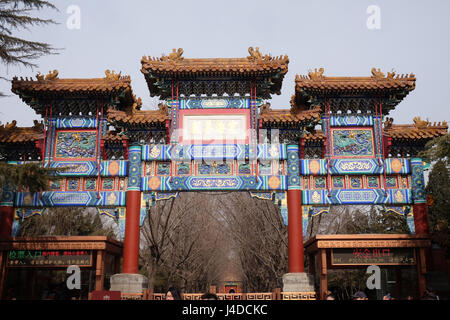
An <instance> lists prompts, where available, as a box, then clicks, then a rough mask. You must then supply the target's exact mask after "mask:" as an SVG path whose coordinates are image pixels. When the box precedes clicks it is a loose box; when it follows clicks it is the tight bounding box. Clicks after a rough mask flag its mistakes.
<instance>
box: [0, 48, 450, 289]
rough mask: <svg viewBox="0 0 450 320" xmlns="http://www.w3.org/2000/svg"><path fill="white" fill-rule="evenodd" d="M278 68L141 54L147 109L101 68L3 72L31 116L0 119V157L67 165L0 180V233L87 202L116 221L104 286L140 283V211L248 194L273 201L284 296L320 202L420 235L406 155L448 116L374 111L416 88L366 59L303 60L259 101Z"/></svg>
mask: <svg viewBox="0 0 450 320" xmlns="http://www.w3.org/2000/svg"><path fill="white" fill-rule="evenodd" d="M288 63H289V59H288V57H287V56H278V57H272V56H270V55H262V54H261V53H260V52H259V49H258V48H256V49H254V48H249V56H247V57H244V58H230V59H223V58H211V59H188V58H184V57H183V50H182V49H178V50H175V49H174V50H173V52H172V53H170V54H169V55H168V56H162V57H160V58H155V57H143V58H142V60H141V64H142V69H141V72H142V73H143V74H144V77H145V80H146V82H147V85H148V89H149V91H150V96H152V97H159V98H160V99H161V100H162V101H165V103H162V104H160V105H159V106H158V109H157V110H141V107H142V102H141V99H140V98H136V96H135V95H134V94H133V92H132V89H131V80H130V77H129V76H121V75H120V73H119V74H116V73H115V72H114V71H110V70H107V71H106V72H105V77H103V78H90V79H62V78H59V75H58V71H56V70H55V71H53V72H49V74H47V75H46V76H44V75H41V74H38V75H37V76H36V78H37V79H36V80H34V79H28V78H26V79H23V78H20V79H19V78H17V77H16V78H14V80H13V81H12V91H13V92H14V93H16V94H18V95H19V96H20V97H21V99H22V100H23V101H24V102H25V103H27V104H28V105H29V106H31V107H32V108H33V109H34V110H35V111H36V112H37V113H38V114H39V115H41V116H42V117H43V118H44V122H43V123H42V122H41V123H39V122H38V121H35V125H34V126H33V127H29V128H23V127H16V125H15V123H14V122H13V123H11V124H6V126H4V127H2V128H1V129H0V146H1V150H0V152H1V156H2V157H3V159H4V160H5V161H8V162H10V163H17V164H22V163H24V162H30V161H35V162H40V163H42V165H43V166H45V167H50V168H67V167H69V170H64V171H61V172H59V173H58V175H59V177H60V179H59V180H57V181H52V182H51V183H50V185H49V188H48V191H44V192H42V193H36V194H31V193H28V192H21V191H17V190H9V189H5V190H4V191H3V194H2V199H1V206H0V213H1V215H0V232H1V236H3V237H10V236H11V235H14V232H15V230H17V227H18V225H19V224H20V221H22V220H23V219H25V218H27V217H29V216H32V215H36V214H38V215H41V214H43V213H44V211H45V209H46V208H48V207H53V206H82V207H85V206H88V207H96V208H97V210H98V212H99V213H100V214H103V215H108V216H110V217H112V218H114V219H116V221H117V222H118V224H119V227H120V230H121V233H122V236H123V238H124V252H123V268H122V273H121V274H117V275H115V276H113V277H112V278H111V283H112V288H111V289H112V290H114V289H119V290H122V291H125V292H139V291H142V285H143V284H144V285H145V279H144V278H142V277H141V276H140V275H138V274H137V271H138V250H139V230H140V225H141V223H142V222H143V220H144V217H145V214H146V212H147V210H146V209H147V207H148V206H151V205H152V204H154V203H155V202H156V201H159V200H162V199H168V198H170V197H175V196H177V194H178V192H183V191H198V190H203V191H206V190H208V191H223V190H228V191H230V190H236V191H248V192H249V193H250V194H251V196H253V197H258V198H262V199H272V200H274V201H277V203H279V204H280V207H281V214H282V215H283V218H284V220H285V224H286V225H287V226H288V237H289V240H288V245H289V273H288V274H286V275H285V276H284V277H283V283H284V287H283V291H285V292H294V291H295V292H302V291H311V290H314V287H313V281H312V279H311V277H310V276H309V275H308V274H307V273H305V270H304V260H303V257H304V252H303V233H304V232H305V231H306V227H307V224H308V220H309V218H310V217H311V216H312V215H316V214H320V213H323V212H328V210H329V208H330V206H332V205H344V204H345V205H347V204H377V205H383V206H385V208H386V210H388V211H389V212H391V213H392V214H401V215H404V216H405V217H406V219H407V222H408V226H409V227H410V229H411V231H412V232H413V233H416V234H427V233H428V224H427V207H426V197H425V192H424V177H423V163H422V160H421V159H420V158H417V157H416V156H417V153H418V152H419V151H420V150H422V149H423V147H424V145H425V143H426V142H427V141H429V140H430V139H432V138H434V137H436V136H440V135H443V134H446V132H447V128H448V127H447V124H446V123H445V122H444V123H443V124H441V123H438V124H436V123H435V124H431V123H429V122H428V121H423V120H421V119H420V118H419V117H416V118H414V124H410V125H396V124H393V120H392V118H387V117H386V115H387V114H388V113H389V112H390V111H391V110H393V109H394V108H395V107H396V105H397V104H398V103H400V102H401V100H402V99H403V98H404V97H405V96H406V95H407V94H408V93H409V92H410V91H412V90H413V89H414V88H415V81H416V78H415V76H414V75H413V74H411V75H395V73H394V72H388V73H387V75H386V74H384V73H383V72H381V71H380V70H377V69H375V68H373V69H372V70H371V75H370V76H367V77H328V76H325V75H324V74H323V73H324V70H323V69H319V70H317V69H316V70H315V71H311V72H309V73H308V75H307V76H296V79H295V93H294V95H293V96H292V99H291V101H290V105H291V106H290V108H284V109H278V108H276V109H275V108H274V109H271V107H270V104H269V103H267V100H269V99H270V97H271V95H272V94H280V90H281V86H282V81H283V78H284V76H285V74H286V73H287V71H288ZM319 125H320V126H321V129H319V128H318V126H319ZM111 127H114V129H112V128H111ZM2 261H6V259H3V260H2Z"/></svg>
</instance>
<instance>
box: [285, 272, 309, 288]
mask: <svg viewBox="0 0 450 320" xmlns="http://www.w3.org/2000/svg"><path fill="white" fill-rule="evenodd" d="M315 291H316V290H315V287H314V276H313V275H311V274H308V273H306V272H296V273H285V274H284V275H283V292H315Z"/></svg>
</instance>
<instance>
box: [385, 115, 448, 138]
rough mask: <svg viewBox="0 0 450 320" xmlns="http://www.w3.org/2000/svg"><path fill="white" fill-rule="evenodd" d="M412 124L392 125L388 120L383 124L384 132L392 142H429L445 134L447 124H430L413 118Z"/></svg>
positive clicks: (418, 118) (390, 119)
mask: <svg viewBox="0 0 450 320" xmlns="http://www.w3.org/2000/svg"><path fill="white" fill-rule="evenodd" d="M413 120H414V124H392V118H388V119H387V120H386V122H385V124H384V131H385V132H386V133H387V134H388V135H389V136H390V137H391V138H392V139H393V140H431V139H434V138H437V137H440V136H442V135H445V134H447V130H448V125H447V122H446V121H444V122H442V123H441V122H438V123H434V124H432V123H431V122H429V121H425V120H422V119H420V117H415V118H414V119H413Z"/></svg>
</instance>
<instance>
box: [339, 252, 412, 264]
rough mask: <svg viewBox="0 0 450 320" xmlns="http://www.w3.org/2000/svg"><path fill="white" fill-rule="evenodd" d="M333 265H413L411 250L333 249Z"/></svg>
mask: <svg viewBox="0 0 450 320" xmlns="http://www.w3.org/2000/svg"><path fill="white" fill-rule="evenodd" d="M331 253H332V255H331V263H332V264H333V265H371V264H381V265H383V264H385V265H413V264H415V263H416V258H415V253H414V249H413V248H353V249H352V248H333V249H332V252H331Z"/></svg>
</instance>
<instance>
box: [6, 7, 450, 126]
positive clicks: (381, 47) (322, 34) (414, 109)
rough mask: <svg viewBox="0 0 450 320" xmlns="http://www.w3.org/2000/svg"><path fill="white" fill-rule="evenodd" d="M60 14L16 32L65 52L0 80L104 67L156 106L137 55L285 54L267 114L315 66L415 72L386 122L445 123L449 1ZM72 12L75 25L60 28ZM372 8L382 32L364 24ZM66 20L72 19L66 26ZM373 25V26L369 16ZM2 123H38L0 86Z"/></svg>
mask: <svg viewBox="0 0 450 320" xmlns="http://www.w3.org/2000/svg"><path fill="white" fill-rule="evenodd" d="M56 5H57V7H58V9H59V12H54V11H45V12H44V13H43V14H44V15H45V16H46V17H52V18H54V19H55V20H57V21H58V22H59V23H60V24H59V25H56V26H55V25H51V26H46V27H39V28H33V29H31V30H30V31H25V32H21V33H17V34H18V35H20V36H23V37H25V38H27V39H29V40H34V41H45V42H48V43H51V44H52V45H53V46H55V47H58V48H64V49H63V50H61V53H60V54H59V55H55V56H46V57H43V58H41V59H39V60H38V61H37V63H38V65H39V68H37V69H34V70H31V69H27V68H23V67H22V68H15V67H14V68H12V67H10V68H9V69H8V70H7V69H6V68H5V67H4V66H2V67H1V71H0V72H1V75H2V76H6V77H8V78H12V77H13V76H15V75H17V76H19V77H20V76H23V77H26V76H27V77H30V76H33V77H34V76H35V75H36V73H37V72H38V71H40V72H41V73H43V74H47V73H48V71H49V70H53V69H58V70H59V77H60V78H90V77H104V71H105V70H106V69H113V70H115V71H116V72H119V71H121V72H122V75H130V76H131V80H132V82H131V84H132V87H133V91H134V93H135V94H136V95H137V96H140V97H141V98H142V100H143V103H144V106H145V107H144V109H145V108H149V106H152V105H155V101H154V100H153V99H151V98H150V95H149V92H148V89H147V86H146V83H145V80H144V76H143V75H142V73H141V72H140V68H141V63H140V60H141V58H142V56H143V55H146V56H156V57H160V56H161V55H162V54H163V53H165V54H169V53H170V52H171V51H172V48H183V49H184V54H183V56H184V57H186V58H214V57H224V58H228V57H246V56H247V55H248V51H247V50H248V47H249V46H254V47H259V48H260V51H261V53H262V54H268V53H270V54H272V55H273V56H278V55H288V56H289V60H290V63H289V72H288V73H287V75H286V76H285V78H284V82H283V87H282V92H281V95H275V96H273V99H272V101H271V104H272V107H273V108H289V100H290V97H291V95H292V94H293V93H294V79H295V75H296V74H307V73H308V70H312V69H314V68H320V67H323V68H324V69H325V72H324V75H327V76H369V75H370V70H371V68H372V67H377V68H381V70H382V71H383V72H387V71H391V70H392V69H394V70H395V71H396V72H397V73H400V74H402V73H405V74H406V73H407V74H409V73H414V74H415V75H416V77H417V82H416V89H415V90H414V91H412V92H411V93H410V94H409V95H408V96H407V97H406V98H405V99H404V100H403V102H402V103H400V104H399V105H398V106H397V108H396V110H395V111H392V112H391V113H390V115H391V116H392V117H393V118H394V123H411V122H412V119H413V117H414V116H416V115H420V116H421V117H422V118H423V119H426V118H429V120H430V121H442V120H447V121H449V120H450V111H449V100H450V88H449V80H448V79H449V75H450V61H449V57H450V44H449V30H450V19H449V16H450V1H448V0H427V1H412V0H408V1H407V0H403V1H400V0H397V1H378V0H371V1H366V0H347V1H337V0H314V1H300V0H297V1H293V0H292V1H289V0H275V1H265V0H238V1H236V0H226V1H215V0H185V1H175V0H171V1H161V0H159V1H153V0H145V1H144V0H142V1H137V0H129V1H119V0H115V1H112V0H108V1H106V0H98V1H92V0H91V1H88V0H85V1H80V0H71V1H62V0H60V1H57V2H56ZM71 5H75V6H78V8H79V9H80V29H70V28H68V27H67V20H68V19H70V18H73V17H74V16H73V13H72V14H69V13H67V9H68V8H69V7H70V6H71ZM371 5H376V6H377V7H378V8H379V9H380V28H379V29H369V28H368V26H367V20H368V19H371V17H373V11H371V13H367V8H368V7H369V6H371ZM69 21H73V20H69ZM370 21H373V20H370ZM0 91H1V92H4V93H9V94H11V96H10V97H6V98H0V103H1V109H0V112H1V113H0V121H1V122H2V123H6V122H10V121H11V120H13V119H16V120H17V121H18V125H19V126H30V125H32V120H33V119H40V117H39V116H38V115H36V114H35V112H34V111H33V110H32V109H31V108H30V107H28V106H27V105H26V104H25V103H23V102H22V101H21V100H20V99H19V98H18V96H16V95H14V94H12V93H11V84H10V83H8V82H6V81H0Z"/></svg>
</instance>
